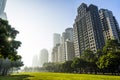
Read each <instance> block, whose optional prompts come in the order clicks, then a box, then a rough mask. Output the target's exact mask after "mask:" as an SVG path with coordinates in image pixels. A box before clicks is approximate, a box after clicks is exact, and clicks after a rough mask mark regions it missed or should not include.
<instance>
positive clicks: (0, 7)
mask: <svg viewBox="0 0 120 80" xmlns="http://www.w3.org/2000/svg"><path fill="white" fill-rule="evenodd" d="M6 1H7V0H0V18H2V19H4V20H7V16H6V13H5V12H4V9H5V5H6Z"/></svg>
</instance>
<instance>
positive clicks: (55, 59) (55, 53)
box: [52, 44, 60, 62]
mask: <svg viewBox="0 0 120 80" xmlns="http://www.w3.org/2000/svg"><path fill="white" fill-rule="evenodd" d="M59 46H60V44H57V45H56V46H55V47H54V48H53V50H52V62H58V61H59V60H58V56H59V57H60V55H58V47H59Z"/></svg>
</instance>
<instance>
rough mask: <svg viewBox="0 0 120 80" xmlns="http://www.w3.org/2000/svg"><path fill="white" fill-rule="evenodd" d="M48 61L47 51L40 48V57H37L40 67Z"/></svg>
mask: <svg viewBox="0 0 120 80" xmlns="http://www.w3.org/2000/svg"><path fill="white" fill-rule="evenodd" d="M47 62H48V51H47V50H46V49H42V50H41V51H40V57H39V65H40V67H42V66H43V64H44V63H47Z"/></svg>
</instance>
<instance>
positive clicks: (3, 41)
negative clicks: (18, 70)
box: [0, 19, 23, 75]
mask: <svg viewBox="0 0 120 80" xmlns="http://www.w3.org/2000/svg"><path fill="white" fill-rule="evenodd" d="M18 33H19V32H18V31H17V30H15V28H12V27H11V25H9V24H8V21H5V20H2V19H0V59H1V60H2V62H1V63H0V64H2V66H1V67H0V73H1V74H2V75H6V74H7V72H8V70H9V69H10V68H11V67H12V66H11V65H12V64H11V62H12V61H20V60H21V56H20V55H18V54H17V49H18V48H19V47H20V46H21V42H20V41H16V40H15V38H16V35H17V34H18ZM5 64H6V65H8V64H9V65H8V66H4V65H5ZM16 65H17V67H20V66H22V65H23V64H22V62H21V61H20V63H19V64H17V63H16V64H15V66H16ZM15 66H14V67H15Z"/></svg>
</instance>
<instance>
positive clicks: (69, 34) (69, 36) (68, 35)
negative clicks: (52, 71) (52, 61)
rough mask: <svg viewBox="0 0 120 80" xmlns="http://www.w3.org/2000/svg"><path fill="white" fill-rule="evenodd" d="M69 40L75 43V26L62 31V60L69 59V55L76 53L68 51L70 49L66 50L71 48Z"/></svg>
mask: <svg viewBox="0 0 120 80" xmlns="http://www.w3.org/2000/svg"><path fill="white" fill-rule="evenodd" d="M68 42H69V43H71V44H72V43H73V28H67V29H65V32H63V33H62V43H61V45H62V61H66V60H68V59H67V57H68V56H71V55H73V54H74V53H68V51H66V50H69V49H68V48H70V47H68ZM66 43H67V44H66ZM66 48H67V49H66ZM71 49H73V48H71ZM73 51H74V50H73ZM67 54H69V55H67ZM73 57H74V56H73Z"/></svg>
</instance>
